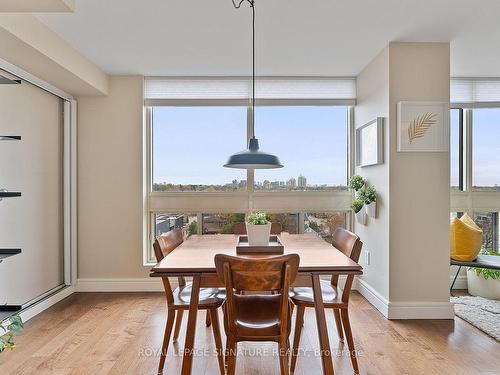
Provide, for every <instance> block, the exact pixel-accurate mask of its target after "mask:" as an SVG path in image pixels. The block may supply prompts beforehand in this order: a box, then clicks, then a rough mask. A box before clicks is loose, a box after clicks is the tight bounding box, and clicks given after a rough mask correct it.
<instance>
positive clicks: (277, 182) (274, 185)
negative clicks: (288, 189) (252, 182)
mask: <svg viewBox="0 0 500 375" xmlns="http://www.w3.org/2000/svg"><path fill="white" fill-rule="evenodd" d="M279 187H280V183H279V181H273V182H271V188H272V189H277V188H279Z"/></svg>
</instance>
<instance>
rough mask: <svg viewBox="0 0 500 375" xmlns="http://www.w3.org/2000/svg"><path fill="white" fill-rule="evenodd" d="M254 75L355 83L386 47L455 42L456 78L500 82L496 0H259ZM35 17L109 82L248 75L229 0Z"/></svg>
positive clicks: (238, 13) (90, 4) (99, 5)
mask: <svg viewBox="0 0 500 375" xmlns="http://www.w3.org/2000/svg"><path fill="white" fill-rule="evenodd" d="M256 11H257V21H256V22H257V74H258V75H311V76H321V75H328V76H354V75H357V74H358V73H359V72H360V71H361V69H362V68H363V67H364V66H365V65H366V64H367V63H368V62H369V61H370V60H371V59H372V58H373V57H374V56H375V55H376V54H377V53H378V52H379V51H380V50H381V49H382V48H383V47H384V46H385V45H386V44H387V43H388V42H390V41H425V42H433V41H439V42H443V41H444V42H446V41H450V42H451V51H452V58H451V68H452V75H454V76H500V22H498V21H499V19H500V1H498V0H481V1H478V0H411V1H410V0H256ZM38 17H39V18H40V19H41V20H42V21H43V22H45V23H46V24H47V25H48V26H49V27H50V28H52V29H53V30H54V31H56V32H57V33H58V34H59V35H60V36H61V37H62V38H64V39H66V40H67V41H68V42H69V43H71V44H72V45H73V46H74V47H75V48H76V49H78V50H79V51H80V52H81V53H82V54H83V55H84V56H86V57H87V58H88V59H89V60H91V61H92V62H94V63H95V64H96V65H98V66H99V67H101V68H102V69H103V70H104V71H106V72H107V73H109V74H144V75H248V74H249V73H250V68H251V65H250V62H251V61H250V57H251V50H250V47H251V44H250V42H251V39H250V37H251V33H250V31H251V29H250V22H251V10H250V9H249V8H248V6H247V5H246V4H245V5H243V6H242V8H241V9H239V10H236V9H234V8H233V5H232V3H231V0H105V1H103V0H77V1H76V11H75V13H73V14H71V13H68V14H39V15H38Z"/></svg>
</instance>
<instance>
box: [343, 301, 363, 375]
mask: <svg viewBox="0 0 500 375" xmlns="http://www.w3.org/2000/svg"><path fill="white" fill-rule="evenodd" d="M340 315H341V316H342V324H343V326H344V331H345V336H346V339H347V346H348V347H349V353H350V355H351V362H352V369H353V370H354V373H355V374H359V368H358V359H357V358H356V349H355V348H354V340H353V338H352V331H351V323H350V322H349V313H348V311H347V309H341V310H340Z"/></svg>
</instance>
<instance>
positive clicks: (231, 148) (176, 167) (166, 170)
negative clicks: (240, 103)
mask: <svg viewBox="0 0 500 375" xmlns="http://www.w3.org/2000/svg"><path fill="white" fill-rule="evenodd" d="M246 121H247V120H246V108H245V107H153V108H152V129H151V133H152V137H151V139H152V170H153V173H152V190H153V191H245V190H246V179H247V174H246V172H245V171H243V170H239V169H229V168H223V167H222V165H223V164H224V163H225V162H226V160H227V158H228V156H229V155H230V154H232V153H234V152H235V151H237V150H239V149H244V148H245V147H246V137H247V135H246Z"/></svg>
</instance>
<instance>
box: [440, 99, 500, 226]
mask: <svg viewBox="0 0 500 375" xmlns="http://www.w3.org/2000/svg"><path fill="white" fill-rule="evenodd" d="M478 107H480V108H499V107H500V105H499V106H495V105H488V106H483V105H481V106H476V105H475V106H465V105H463V106H462V105H455V106H453V105H452V106H451V107H450V108H451V109H461V110H462V112H463V119H464V121H463V127H464V131H463V137H464V138H465V140H464V142H462V144H463V149H462V150H461V151H463V154H462V155H463V165H462V170H463V171H464V173H465V178H464V181H465V186H464V189H463V190H462V191H457V190H451V186H450V212H464V213H467V214H468V215H469V216H470V217H471V218H474V217H475V215H476V213H482V212H500V191H478V190H474V189H473V186H472V174H473V168H474V165H473V136H474V132H473V128H474V116H473V110H474V108H478ZM450 185H451V184H450Z"/></svg>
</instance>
